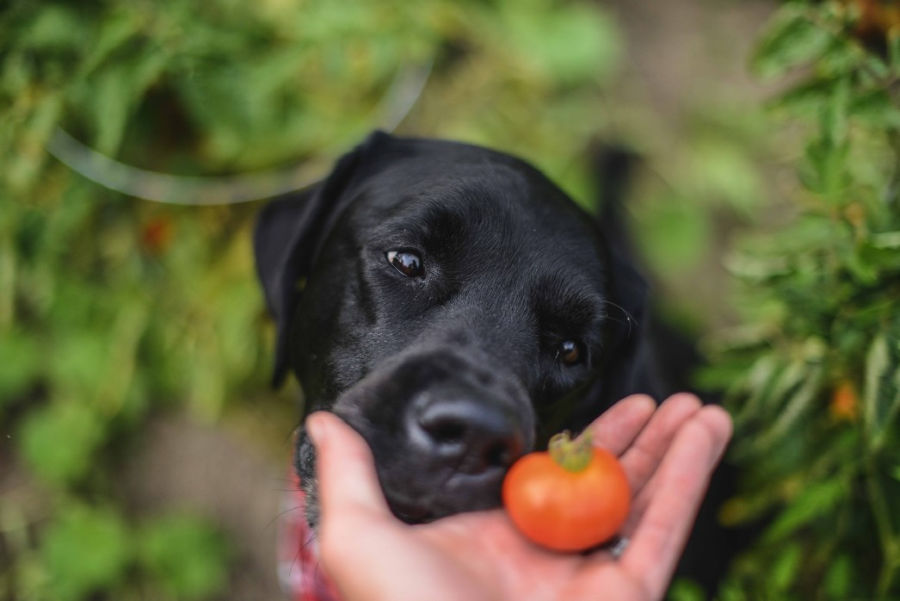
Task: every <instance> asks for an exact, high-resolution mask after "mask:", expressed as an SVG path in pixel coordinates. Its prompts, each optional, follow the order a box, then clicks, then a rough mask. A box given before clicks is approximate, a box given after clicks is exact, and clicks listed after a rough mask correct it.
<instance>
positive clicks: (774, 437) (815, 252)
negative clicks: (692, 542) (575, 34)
mask: <svg viewBox="0 0 900 601" xmlns="http://www.w3.org/2000/svg"><path fill="white" fill-rule="evenodd" d="M863 4H864V3H862V2H859V3H857V2H821V3H818V2H791V3H787V4H785V5H784V6H783V7H782V8H781V9H780V10H779V11H778V12H777V13H776V15H775V17H774V18H773V20H772V22H771V24H770V26H769V27H768V29H767V30H766V32H765V33H764V34H763V36H762V40H761V43H760V44H759V46H758V49H757V53H756V55H755V57H754V60H753V65H754V67H755V68H756V70H757V71H758V72H759V73H761V74H762V75H764V76H767V77H774V76H781V75H783V74H785V73H786V72H787V71H789V70H794V71H795V83H793V84H792V85H791V86H790V87H789V88H788V89H787V90H786V91H784V92H782V93H780V94H779V95H778V96H777V98H776V99H775V100H774V101H773V102H772V107H771V108H772V110H773V112H774V114H775V115H776V116H777V117H779V118H780V119H781V122H782V123H785V122H788V120H790V122H796V123H799V125H800V126H801V127H800V128H799V129H798V130H797V131H795V136H799V137H800V138H801V139H804V140H805V148H804V150H803V155H802V158H800V159H799V160H798V161H797V176H798V180H799V183H800V186H799V187H797V188H795V189H794V190H793V192H792V194H791V201H792V203H793V204H792V205H790V206H782V207H775V208H774V209H773V210H775V211H779V212H780V213H781V215H780V216H779V218H778V221H779V224H778V225H776V226H775V227H774V228H773V230H772V231H769V232H764V233H757V234H755V235H753V236H747V237H745V239H744V240H743V241H742V242H741V244H740V245H739V247H738V250H737V251H736V252H735V253H734V254H733V256H732V257H731V258H730V260H729V267H730V269H731V270H732V271H733V272H734V273H735V274H736V275H737V277H738V278H739V280H740V282H741V284H742V285H741V286H740V287H739V290H738V293H737V303H738V305H739V307H740V308H741V309H742V314H743V325H742V326H740V327H739V328H736V329H734V330H730V331H727V332H723V333H721V335H719V336H718V337H717V338H716V339H715V344H714V346H713V348H714V355H715V356H716V363H717V365H716V367H715V368H713V369H711V370H709V371H708V372H707V373H706V374H705V379H706V382H707V383H708V384H712V385H718V386H722V387H724V388H725V389H726V390H727V393H726V402H727V404H728V406H729V407H730V408H731V409H732V410H733V411H734V413H735V415H736V432H737V434H736V442H735V444H734V447H733V449H732V454H731V457H732V460H733V461H735V462H736V463H737V464H738V465H739V466H741V467H742V468H743V471H744V477H745V482H744V483H743V489H742V490H743V492H742V493H741V494H740V495H739V496H738V497H737V498H735V499H733V500H732V501H731V502H730V503H729V504H728V505H726V507H725V508H724V509H723V512H722V518H723V520H725V521H727V522H731V523H741V522H747V521H753V520H761V521H762V523H764V524H765V527H764V531H763V533H762V534H761V536H760V537H759V539H758V540H757V541H756V542H755V544H754V546H753V548H752V549H751V550H750V551H749V552H748V553H746V554H745V555H744V556H743V557H742V558H741V560H740V561H738V562H737V563H736V565H735V566H734V568H733V570H732V573H731V576H730V578H729V581H728V582H727V583H726V584H725V585H724V587H723V589H722V591H721V598H722V599H728V600H738V599H761V598H765V599H834V600H845V599H895V598H898V596H900V519H898V518H900V513H898V512H897V508H898V507H900V479H898V466H900V311H898V306H900V304H898V303H900V206H898V203H900V199H898V192H900V188H898V183H900V102H898V101H900V30H896V29H895V30H890V31H887V30H886V31H883V32H882V35H883V39H882V42H883V44H875V45H872V44H871V43H869V41H868V40H867V39H863V38H861V37H860V36H859V35H858V31H859V29H858V23H859V18H860V13H859V8H860V7H861V6H862V5H863ZM801 67H802V69H800V68H801Z"/></svg>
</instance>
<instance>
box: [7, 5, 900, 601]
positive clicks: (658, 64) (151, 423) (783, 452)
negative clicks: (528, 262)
mask: <svg viewBox="0 0 900 601" xmlns="http://www.w3.org/2000/svg"><path fill="white" fill-rule="evenodd" d="M898 28H900V7H898V5H897V3H896V2H892V1H890V0H883V1H882V0H842V1H828V2H812V1H808V2H807V1H797V2H790V3H785V4H778V3H775V2H763V1H756V0H752V1H751V0H745V1H741V2H738V1H735V0H667V1H666V2H654V1H653V0H631V1H629V0H609V1H606V2H600V1H597V2H587V1H581V2H576V1H566V2H564V1H561V0H517V1H511V0H510V1H505V0H494V1H490V0H482V1H475V0H466V1H452V0H428V1H425V2H403V1H399V0H380V1H372V2H364V1H359V0H352V1H348V2H340V3H337V2H327V1H325V0H303V1H299V0H297V1H294V0H258V1H257V2H236V1H233V0H210V1H207V2H189V1H182V0H165V1H156V2H149V1H142V0H137V1H131V2H120V1H112V0H106V1H103V0H90V1H84V2H35V1H33V0H31V1H26V0H9V1H8V2H6V3H5V4H3V5H2V6H0V157H2V158H0V599H16V600H18V599H23V600H31V599H52V600H60V601H67V600H68V601H74V600H81V599H92V600H96V599H123V600H129V599H154V600H156V599H160V600H169V599H172V600H174V599H188V600H190V599H198V600H199V599H281V598H283V597H282V595H281V593H280V592H279V590H278V585H277V582H276V577H275V537H276V531H277V530H278V524H279V519H280V512H281V511H282V509H283V508H282V507H280V502H281V497H282V495H283V493H284V491H285V490H287V489H288V488H289V484H288V480H287V477H286V474H287V470H288V461H289V455H290V446H291V445H290V438H291V432H292V430H293V428H294V427H295V426H296V421H297V413H296V408H295V403H296V399H297V398H298V396H299V391H298V389H297V387H296V385H293V384H292V385H291V386H288V387H287V388H286V389H285V390H282V391H280V392H277V393H275V392H272V391H270V389H269V387H268V375H269V374H268V370H269V367H270V365H271V356H270V349H271V347H272V329H271V325H270V324H269V322H268V321H267V318H266V316H265V311H264V307H263V301H262V298H261V295H260V292H259V290H258V286H257V284H256V281H255V276H254V273H253V266H252V253H251V249H250V243H249V240H250V228H251V227H252V222H253V217H254V214H255V212H256V211H257V210H258V209H259V207H260V206H261V204H262V203H261V202H248V203H239V204H223V205H220V206H196V205H200V204H209V203H211V202H218V201H221V202H227V201H232V200H238V199H240V198H241V197H243V198H256V197H258V196H261V195H263V194H264V193H265V192H266V190H270V188H266V186H267V185H268V184H269V183H271V182H273V181H274V182H276V183H284V181H285V176H284V175H283V174H284V173H288V174H292V175H290V176H287V180H290V179H291V177H293V176H296V181H303V180H304V179H308V178H310V177H315V176H318V175H321V174H322V173H324V170H325V169H327V165H328V164H329V162H330V161H331V160H333V159H334V158H335V157H336V156H338V155H339V154H340V153H341V152H342V151H343V150H346V149H348V148H349V147H350V146H352V145H353V144H354V143H356V142H357V141H359V140H360V139H361V138H363V137H364V136H365V135H366V134H367V133H368V132H369V131H370V130H371V129H372V128H374V127H376V126H385V125H393V123H392V121H393V120H396V118H397V117H398V115H399V116H402V117H403V119H402V120H401V121H400V122H399V125H398V127H397V131H398V132H399V133H405V134H414V135H423V136H438V137H449V138H456V139H461V140H466V141H470V142H476V143H481V144H485V145H488V146H492V147H495V148H499V149H503V150H507V151H510V152H513V153H516V154H519V155H521V156H523V157H524V158H526V159H528V160H530V161H532V162H534V163H535V164H536V165H538V166H539V167H540V168H541V169H542V170H544V171H545V172H546V173H547V174H548V175H549V176H550V177H551V178H552V179H554V180H555V181H556V182H558V183H559V184H560V185H561V186H562V187H563V188H564V189H566V190H567V191H569V192H570V193H571V194H572V195H573V196H574V197H575V198H576V200H577V201H578V202H580V203H582V204H583V205H584V206H585V207H587V208H590V209H592V208H593V204H594V203H593V199H594V198H595V195H596V190H594V189H593V186H594V184H593V182H592V180H591V177H590V172H589V170H588V164H587V160H586V159H587V158H588V156H589V154H588V148H589V147H590V145H591V144H592V143H596V142H597V141H601V142H611V143H616V144H620V145H624V146H626V147H629V148H631V149H633V150H634V151H635V152H636V153H637V154H638V155H639V156H640V157H641V161H640V167H639V169H638V172H637V174H636V177H635V182H634V187H633V189H632V191H631V193H630V196H631V198H630V199H629V201H628V209H629V212H630V215H631V217H632V221H633V224H634V229H635V232H636V235H637V238H638V243H639V247H640V248H641V251H642V254H643V256H644V259H645V262H646V265H647V270H648V272H649V274H650V275H651V279H652V280H653V282H654V286H655V289H656V292H657V294H656V296H657V299H658V303H659V309H660V310H661V311H662V312H663V313H664V314H665V315H667V316H669V318H670V319H671V320H672V321H673V322H675V323H677V324H678V325H679V326H680V327H681V328H682V329H683V330H684V331H686V332H688V333H690V334H691V335H693V336H695V337H696V339H697V340H698V341H699V344H700V345H701V347H702V348H703V349H704V351H705V352H706V354H707V355H708V357H709V358H710V362H711V363H710V367H709V368H708V369H705V370H703V371H702V372H701V373H698V374H697V378H698V384H699V385H702V386H704V387H707V388H710V389H715V390H718V391H720V392H722V393H723V394H724V396H725V399H726V403H727V405H728V406H729V408H730V409H731V410H732V412H733V414H734V415H735V416H736V422H737V432H736V438H735V444H734V445H733V448H732V452H731V455H730V460H731V461H732V462H734V463H736V464H737V465H738V466H740V467H741V468H742V473H743V482H742V483H741V487H740V490H739V491H738V493H737V495H736V496H735V498H733V499H731V500H730V501H729V502H728V503H727V504H726V505H725V506H724V507H723V508H722V510H721V512H720V519H721V520H722V521H723V522H725V523H729V524H746V523H758V524H762V527H761V534H760V536H759V537H758V539H757V540H756V541H755V542H754V543H753V544H752V545H751V546H750V548H749V549H748V550H747V552H746V553H745V554H744V555H743V556H742V557H741V558H740V559H739V560H738V561H737V562H736V563H735V565H734V566H733V568H732V570H731V572H730V574H729V575H728V577H727V578H726V580H725V582H724V583H723V585H722V589H721V591H720V592H719V595H718V597H719V598H722V599H727V600H735V601H737V600H741V599H827V600H846V599H865V600H869V599H900V576H898V574H897V572H898V571H900V436H898V435H900V427H898V412H900V311H898V310H897V307H898V300H900V208H898V199H897V194H898V190H900V179H898V176H897V169H898V165H900V132H898V130H900V109H898V104H900V103H898V87H900V82H898V78H900V29H898ZM426 72H427V74H428V75H427V80H423V79H421V76H422V75H423V73H426ZM417 77H419V78H420V79H419V81H420V83H421V81H424V82H425V83H424V88H423V89H422V90H421V95H419V96H418V97H416V94H417V92H418V88H417V85H416V78H417ZM409 97H413V98H415V102H414V103H413V104H411V108H409V110H408V111H407V100H409ZM59 128H62V129H63V130H64V131H66V132H69V133H70V134H71V135H72V136H73V137H74V138H75V139H77V140H80V141H81V142H83V143H84V144H86V145H87V146H88V147H90V148H92V149H95V150H96V151H98V152H100V153H102V154H104V155H106V156H108V157H112V158H115V159H117V160H119V161H121V162H123V163H125V164H128V165H133V166H135V167H139V168H141V169H144V170H149V171H155V172H160V173H164V174H170V175H179V176H206V177H210V178H213V179H212V180H203V182H206V183H203V182H198V181H197V180H188V179H177V178H176V179H175V180H174V183H172V182H168V183H164V184H158V182H156V181H155V180H152V179H150V180H147V179H146V178H145V177H144V175H142V174H138V175H134V174H132V175H131V176H129V177H126V178H125V181H124V185H126V186H131V187H133V188H136V196H142V197H154V198H156V197H160V198H162V199H164V200H167V201H169V202H168V203H162V202H154V201H149V200H143V199H141V198H137V197H135V195H128V194H122V193H118V192H113V191H111V190H108V189H106V188H104V187H102V186H100V185H98V184H97V183H96V182H95V181H92V178H96V177H102V176H104V174H106V175H109V174H110V173H111V171H110V168H109V166H108V165H105V164H103V163H96V162H94V163H91V167H90V168H91V169H93V170H94V171H93V175H92V176H91V177H84V176H82V175H79V174H77V173H75V172H74V171H73V170H72V169H70V168H69V167H67V166H66V165H63V164H62V163H60V162H59V161H58V160H56V159H54V158H53V157H51V156H50V154H49V153H48V150H47V149H48V146H49V147H52V148H54V149H56V150H57V151H58V152H59V151H60V150H59V149H60V148H61V147H60V146H59V145H60V144H61V142H60V139H61V138H60V134H59V133H58V132H59V131H60V129H59ZM112 171H115V169H112ZM272 172H277V173H279V174H282V175H278V176H277V177H275V176H273V177H268V176H267V175H265V174H270V173H272ZM98 174H99V175H98ZM259 174H263V178H262V180H260V179H253V177H254V175H259ZM229 177H236V178H237V179H226V178H229ZM211 181H212V182H216V183H213V184H210V183H209V182H211ZM261 181H262V182H263V183H260V182H261ZM120 183H121V182H120ZM223 183H224V187H223ZM217 186H218V187H217ZM172 203H176V204H172ZM671 595H672V597H673V598H675V599H681V600H691V599H699V598H702V594H701V593H700V592H699V590H698V589H697V587H696V586H694V585H693V584H692V583H690V582H686V581H681V582H678V583H676V585H675V587H674V589H673V591H672V593H671Z"/></svg>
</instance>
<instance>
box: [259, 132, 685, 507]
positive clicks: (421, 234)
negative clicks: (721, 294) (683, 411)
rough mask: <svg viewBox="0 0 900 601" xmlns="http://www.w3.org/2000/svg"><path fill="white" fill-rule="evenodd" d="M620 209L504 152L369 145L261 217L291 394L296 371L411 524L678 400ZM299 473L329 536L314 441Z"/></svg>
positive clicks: (305, 447) (280, 374) (493, 493)
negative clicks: (561, 447) (572, 437)
mask: <svg viewBox="0 0 900 601" xmlns="http://www.w3.org/2000/svg"><path fill="white" fill-rule="evenodd" d="M607 171H610V170H609V169H607ZM613 171H615V169H613ZM613 175H615V173H613ZM607 204H608V205H610V207H608V209H610V210H606V211H604V213H603V215H602V216H601V218H600V219H597V218H595V217H593V216H591V215H588V214H587V213H586V212H584V211H583V210H581V209H580V208H579V207H578V206H577V205H576V204H575V203H574V202H572V200H571V199H569V198H568V197H567V196H566V195H565V194H564V193H563V192H562V191H561V190H560V189H559V188H557V187H556V186H555V185H554V184H552V183H551V182H550V181H549V180H548V179H547V178H546V177H545V176H544V175H542V174H541V173H540V172H539V171H538V170H536V169H534V168H533V167H531V166H529V165H528V164H526V163H525V162H523V161H521V160H519V159H516V158H514V157H511V156H508V155H506V154H502V153H499V152H494V151H491V150H487V149H484V148H479V147H476V146H471V145H467V144H461V143H455V142H448V141H437V140H424V139H408V138H397V137H393V136H390V135H387V134H384V133H380V132H376V133H374V134H372V135H371V136H370V137H369V138H368V139H367V140H366V141H365V142H363V143H362V144H361V145H360V146H358V147H357V148H356V149H354V150H353V151H352V152H350V153H349V154H347V155H345V156H344V157H343V158H341V159H340V160H339V162H338V163H337V165H336V167H335V168H334V171H333V172H332V173H331V175H330V176H329V177H328V178H327V179H326V180H324V181H323V182H321V183H320V184H319V185H316V186H314V187H313V188H311V189H308V190H306V191H304V192H301V193H298V194H296V195H292V196H290V197H286V198H282V199H279V200H276V201H274V202H272V203H270V204H269V205H267V206H266V207H265V208H264V210H263V211H262V213H261V215H260V217H259V221H258V225H257V229H256V233H255V241H254V244H255V252H256V261H257V269H258V273H259V276H260V278H261V280H262V284H263V287H264V289H265V296H266V300H267V303H268V307H269V309H270V311H271V313H272V315H273V316H274V318H275V320H276V322H277V331H278V335H277V336H278V338H277V352H276V366H275V382H276V384H277V383H279V382H280V381H282V380H283V378H284V377H285V375H286V374H287V372H288V371H289V370H292V371H293V372H294V373H295V374H296V376H297V377H298V378H299V380H300V382H301V383H302V386H303V390H304V394H305V409H306V411H312V410H317V409H327V410H329V411H332V412H334V413H336V414H337V415H339V416H340V417H342V418H343V419H344V420H345V421H346V422H347V423H348V424H350V425H351V426H353V427H354V428H355V429H356V430H357V431H358V432H359V433H360V434H362V436H363V437H364V438H365V439H366V441H368V443H369V446H370V447H371V448H372V451H373V453H374V457H375V461H376V466H377V471H378V476H379V478H380V481H381V485H382V488H383V490H384V493H385V496H386V498H387V500H388V502H389V504H390V507H391V509H392V510H393V512H394V513H395V514H396V515H397V516H398V517H399V518H401V519H403V520H405V521H406V522H409V523H418V522H425V521H430V520H434V519H437V518H440V517H443V516H447V515H450V514H454V513H458V512H463V511H470V510H478V509H486V508H491V507H496V506H497V505H498V504H499V503H500V488H501V482H502V479H503V476H504V474H505V472H506V470H507V468H508V467H509V466H510V464H511V463H512V462H513V461H514V460H515V459H516V458H517V457H519V456H520V455H521V454H523V453H525V452H528V451H530V450H533V449H535V448H536V447H539V446H541V445H543V444H545V442H546V440H547V438H548V437H549V436H550V435H551V434H553V433H555V432H557V431H559V430H561V429H563V428H569V429H572V430H580V429H581V428H583V427H585V426H586V425H587V424H588V423H590V421H591V420H593V419H594V418H595V417H597V416H598V415H599V414H600V413H601V412H603V411H604V410H605V409H606V408H607V407H609V406H610V404H612V403H613V402H615V401H617V400H618V399H621V398H622V397H624V396H626V395H628V394H631V393H634V392H645V393H650V394H652V395H654V396H656V397H657V398H659V397H660V396H662V395H663V394H667V393H668V392H670V390H669V389H668V387H667V386H666V384H665V382H663V381H662V380H663V378H661V377H660V375H659V374H660V373H661V372H660V369H659V368H658V366H657V363H658V362H657V361H655V360H654V356H655V352H654V348H653V337H652V336H650V335H649V333H648V329H647V327H646V323H645V322H646V321H647V320H648V319H649V316H648V315H647V309H646V307H647V287H646V285H645V283H644V281H643V280H642V278H641V277H640V276H639V275H638V273H637V272H636V271H635V269H634V268H633V267H632V266H631V264H630V261H629V258H628V256H627V252H623V248H624V246H625V242H624V240H623V238H622V234H621V226H620V225H619V224H618V223H617V220H616V219H615V218H614V215H613V212H612V210H611V209H612V208H613V206H612V205H614V204H615V203H607ZM295 463H296V469H297V471H298V474H299V477H300V479H301V482H302V484H303V486H304V488H305V490H306V493H307V511H308V519H309V521H310V523H311V524H313V525H314V524H315V522H316V518H317V516H316V503H315V494H316V491H315V478H314V456H313V448H312V446H311V444H310V442H309V440H308V439H307V438H306V437H305V436H304V435H303V434H302V432H301V434H300V436H299V438H298V442H297V448H296V456H295Z"/></svg>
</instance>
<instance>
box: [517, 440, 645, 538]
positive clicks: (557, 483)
mask: <svg viewBox="0 0 900 601" xmlns="http://www.w3.org/2000/svg"><path fill="white" fill-rule="evenodd" d="M503 505H504V506H505V507H506V511H507V513H508V514H509V517H510V519H512V521H513V524H515V526H516V528H518V529H519V531H520V532H522V534H524V535H525V536H527V537H528V538H529V539H531V540H532V541H534V542H536V543H538V544H539V545H542V546H544V547H547V548H548V549H553V550H555V551H583V550H585V549H589V548H591V547H595V546H597V545H599V544H601V543H603V542H606V541H607V540H609V539H610V538H612V536H613V535H615V534H616V532H618V531H619V529H620V528H621V527H622V525H623V524H624V523H625V518H626V517H628V510H629V508H630V505H631V492H630V490H629V488H628V478H627V477H626V476H625V470H623V469H622V466H621V465H620V464H619V461H618V460H617V459H616V457H615V456H614V455H613V454H612V453H610V452H609V451H606V450H605V449H600V448H596V447H595V448H594V449H593V451H592V456H591V460H590V463H588V465H587V467H585V468H584V469H582V470H580V471H577V472H571V471H568V470H566V469H565V468H563V467H562V466H560V465H559V464H558V463H557V462H556V461H555V460H554V459H553V458H552V457H551V456H550V454H549V453H546V452H540V453H529V454H528V455H525V456H524V457H522V458H521V459H519V460H518V461H517V462H516V463H515V464H513V466H512V467H511V468H510V470H509V472H508V473H507V475H506V478H505V479H504V481H503Z"/></svg>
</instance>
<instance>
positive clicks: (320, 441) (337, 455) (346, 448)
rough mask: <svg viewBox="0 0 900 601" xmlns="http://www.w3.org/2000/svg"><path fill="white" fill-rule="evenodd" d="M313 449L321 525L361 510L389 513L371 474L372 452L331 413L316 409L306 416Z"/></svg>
mask: <svg viewBox="0 0 900 601" xmlns="http://www.w3.org/2000/svg"><path fill="white" fill-rule="evenodd" d="M306 431H307V433H308V434H309V437H310V439H311V440H312V442H313V445H315V448H316V477H317V479H318V484H319V506H320V508H321V510H322V521H323V525H324V522H325V521H326V520H329V519H331V518H333V517H338V516H343V517H345V518H346V517H347V515H346V514H348V513H349V514H358V513H360V512H364V513H365V514H367V516H368V517H370V518H371V517H379V516H380V517H385V518H388V517H390V516H391V512H390V509H388V506H387V502H386V501H385V499H384V494H383V493H382V492H381V485H380V484H379V482H378V476H377V475H376V473H375V462H374V460H373V458H372V451H371V450H370V449H369V446H368V445H367V444H366V441H365V440H364V439H363V438H362V436H360V435H359V434H357V432H356V431H355V430H354V429H353V428H351V427H350V426H348V425H347V424H346V423H345V422H344V421H342V420H341V419H340V418H339V417H337V416H336V415H334V414H333V413H328V412H325V411H318V412H316V413H313V414H311V415H310V416H309V417H308V418H307V419H306Z"/></svg>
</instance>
